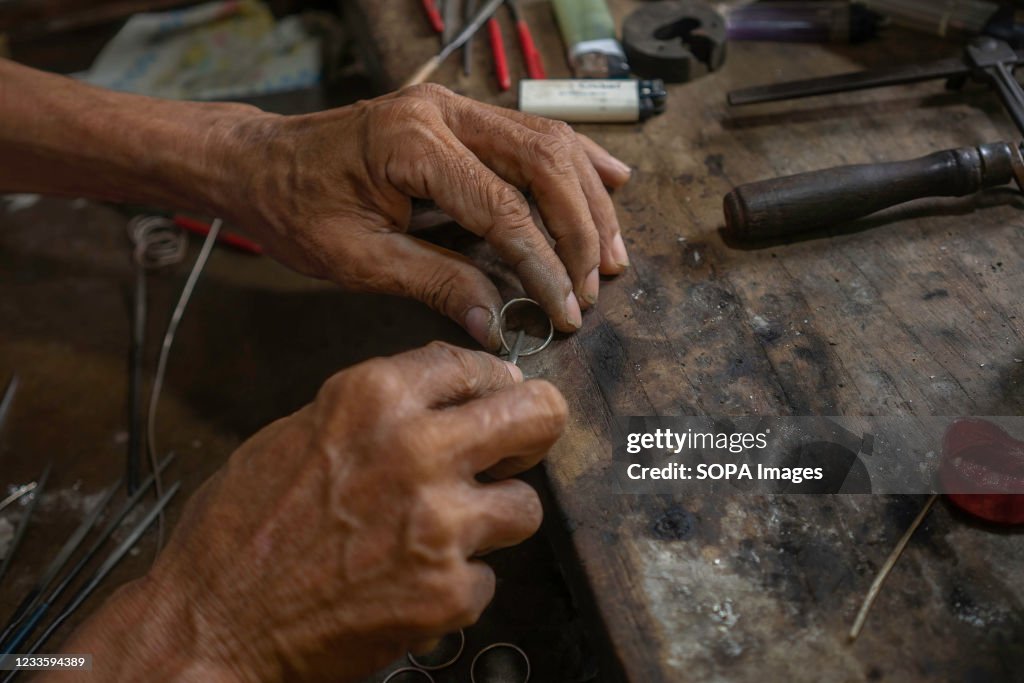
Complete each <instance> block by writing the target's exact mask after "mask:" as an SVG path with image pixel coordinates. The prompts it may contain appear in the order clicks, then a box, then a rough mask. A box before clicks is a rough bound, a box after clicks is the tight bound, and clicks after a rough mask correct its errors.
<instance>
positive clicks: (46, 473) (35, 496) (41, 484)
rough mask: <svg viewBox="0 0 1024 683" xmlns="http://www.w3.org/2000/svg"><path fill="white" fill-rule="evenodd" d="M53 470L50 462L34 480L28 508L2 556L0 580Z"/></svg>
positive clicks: (9, 565)
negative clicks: (4, 555)
mask: <svg viewBox="0 0 1024 683" xmlns="http://www.w3.org/2000/svg"><path fill="white" fill-rule="evenodd" d="M51 470H53V463H52V462H51V463H50V464H48V465H47V466H46V469H44V470H43V474H42V475H41V476H40V477H39V479H38V480H37V481H36V488H35V491H33V492H32V500H31V502H29V504H28V508H27V509H26V510H25V514H24V515H22V517H21V521H19V522H18V529H17V530H16V531H15V532H14V538H13V539H12V540H11V544H10V546H8V548H7V556H6V557H4V561H3V564H0V581H2V580H3V578H4V575H5V574H7V570H8V569H10V567H11V561H12V560H13V559H14V553H15V552H16V551H17V550H18V546H19V545H21V540H22V539H23V538H24V537H25V530H26V529H28V522H29V520H30V519H31V518H32V513H34V512H35V511H36V508H37V507H38V506H39V501H40V500H42V498H43V489H44V488H46V480H47V479H49V478H50V471H51Z"/></svg>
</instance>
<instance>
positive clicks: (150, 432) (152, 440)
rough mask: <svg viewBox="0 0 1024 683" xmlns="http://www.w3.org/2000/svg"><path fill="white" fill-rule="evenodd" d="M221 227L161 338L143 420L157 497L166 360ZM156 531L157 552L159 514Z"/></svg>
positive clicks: (209, 239) (217, 224)
mask: <svg viewBox="0 0 1024 683" xmlns="http://www.w3.org/2000/svg"><path fill="white" fill-rule="evenodd" d="M222 224H223V221H221V219H219V218H217V219H214V221H213V223H212V224H211V225H210V232H208V233H207V234H206V239H205V240H203V246H202V248H201V249H200V250H199V255H198V256H196V261H195V263H194V264H193V265H192V272H190V273H189V275H188V280H186V281H185V286H184V287H183V288H182V290H181V297H179V298H178V304H177V305H176V306H175V307H174V312H173V313H172V314H171V321H170V323H169V324H168V325H167V333H166V334H165V335H164V342H163V345H162V346H161V348H160V360H159V361H158V362H157V366H156V376H155V377H154V378H153V390H152V392H151V393H150V396H149V415H148V417H147V420H146V442H147V443H146V447H147V449H148V450H149V464H150V468H151V469H152V471H153V473H154V474H155V475H156V477H155V481H156V495H157V498H161V497H162V496H163V482H162V480H161V477H160V470H159V467H158V466H157V455H156V454H157V447H156V412H157V406H158V405H159V402H160V392H161V391H162V390H163V386H164V375H165V374H166V373H167V358H168V356H170V353H171V345H172V344H173V343H174V335H175V333H176V332H177V331H178V324H179V323H180V322H181V318H182V316H183V315H184V314H185V307H186V306H188V302H189V299H191V298H192V292H193V291H194V290H195V288H196V283H197V282H198V281H199V276H200V275H201V274H202V272H203V267H204V266H206V261H207V260H208V259H209V258H210V252H211V251H212V250H213V245H214V243H215V242H216V241H217V235H218V234H220V228H221V225H222ZM158 529H159V531H158V532H157V543H156V548H157V552H158V553H159V552H160V548H162V547H163V545H164V515H163V512H161V513H160V515H159V522H158Z"/></svg>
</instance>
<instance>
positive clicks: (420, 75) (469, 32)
mask: <svg viewBox="0 0 1024 683" xmlns="http://www.w3.org/2000/svg"><path fill="white" fill-rule="evenodd" d="M504 2H505V0H488V2H487V4H485V5H484V6H483V7H482V8H481V9H480V11H479V12H477V13H476V16H474V17H473V19H472V20H471V21H469V22H468V23H467V24H466V26H465V28H463V29H462V31H461V32H460V33H459V35H457V36H456V37H455V38H454V39H453V40H452V41H451V42H450V43H448V44H447V45H445V46H444V47H443V48H441V51H440V52H439V53H437V54H436V55H434V56H433V57H431V58H430V59H428V60H427V61H425V62H424V63H423V64H422V65H421V66H420V67H419V68H418V69H417V70H416V72H415V73H414V74H413V75H412V76H410V77H409V79H408V80H407V81H406V82H405V83H403V84H402V86H403V87H405V86H410V85H417V84H419V83H423V82H424V81H426V80H427V79H428V78H430V76H431V75H432V74H433V73H434V71H436V70H437V67H438V66H440V65H441V63H442V62H444V60H446V59H448V57H450V56H451V55H452V53H453V52H455V51H456V50H458V49H459V48H460V47H462V46H463V45H464V44H465V43H466V41H467V40H469V39H470V38H471V37H472V36H473V34H475V33H476V32H477V31H479V30H480V27H481V26H483V25H484V24H486V23H487V20H488V19H490V18H491V16H492V15H493V14H494V13H495V12H497V11H498V8H499V7H501V6H502V4H503V3H504Z"/></svg>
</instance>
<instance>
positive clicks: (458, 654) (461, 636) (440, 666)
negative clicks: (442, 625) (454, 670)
mask: <svg viewBox="0 0 1024 683" xmlns="http://www.w3.org/2000/svg"><path fill="white" fill-rule="evenodd" d="M449 635H451V634H449ZM442 640H443V639H442ZM465 648H466V632H465V631H463V630H462V629H461V628H460V629H459V651H458V652H456V653H455V656H453V657H452V658H451V659H449V660H448V661H447V662H444V663H443V664H434V665H427V664H421V663H420V662H419V661H417V660H416V658H415V657H413V656H412V653H411V652H406V653H405V656H406V658H407V659H408V660H409V663H410V664H412V665H413V666H416V667H419V668H420V669H423V670H424V671H440V670H441V669H447V668H448V667H449V666H451V665H452V664H454V663H455V662H457V661H459V657H461V656H462V651H463V650H464V649H465ZM385 683H387V682H386V681H385Z"/></svg>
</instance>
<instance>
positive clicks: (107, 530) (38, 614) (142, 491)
mask: <svg viewBox="0 0 1024 683" xmlns="http://www.w3.org/2000/svg"><path fill="white" fill-rule="evenodd" d="M172 460H174V453H169V454H168V455H167V457H166V458H164V459H163V461H162V462H161V463H160V466H159V472H161V473H162V472H163V471H164V470H165V469H167V466H168V465H170V464H171V461H172ZM154 479H155V475H154V474H152V473H151V474H150V475H149V476H148V477H146V478H145V479H144V480H143V481H142V484H141V485H140V486H139V488H138V489H137V490H136V491H135V493H134V494H132V496H131V497H130V498H129V499H128V500H126V501H125V502H124V504H123V505H122V506H121V509H120V510H118V511H117V512H116V513H115V514H114V516H113V517H111V519H110V520H109V521H108V522H107V525H106V526H105V527H104V528H103V530H102V531H100V532H99V535H98V536H96V538H95V540H94V541H93V543H92V545H91V546H90V547H89V549H88V550H86V551H85V553H84V554H83V555H82V556H81V557H79V558H78V561H77V562H76V563H75V566H74V567H72V568H71V570H70V571H68V573H67V574H65V575H64V578H62V579H61V580H60V583H58V584H57V586H56V587H55V588H54V589H53V590H52V591H51V592H50V595H49V596H48V597H47V598H46V600H44V601H43V602H41V603H39V605H38V606H36V608H35V611H34V612H33V613H32V614H30V615H29V616H27V617H26V618H25V619H24V620H23V624H22V626H21V629H20V630H19V631H18V633H16V634H15V635H14V637H13V639H12V640H11V641H10V642H9V643H8V644H7V645H6V649H7V650H8V651H12V652H13V651H15V650H17V648H18V647H19V646H20V645H21V644H22V643H23V642H24V641H25V640H26V639H28V637H29V636H30V635H32V631H34V630H35V628H36V626H38V625H39V622H40V621H42V619H43V617H44V616H46V613H47V612H48V611H49V610H50V607H51V606H53V605H54V604H55V603H56V602H57V600H59V599H60V597H61V596H62V595H63V594H64V591H65V590H67V588H68V586H70V585H71V583H72V582H73V581H74V580H75V579H76V578H78V575H79V574H80V573H82V570H83V569H85V567H86V566H87V565H88V564H89V563H90V562H91V561H92V559H93V558H94V557H96V555H97V553H99V551H100V549H101V548H102V547H103V546H104V545H105V544H106V542H107V540H109V539H110V537H111V536H113V535H114V532H115V531H117V529H118V527H120V526H121V523H122V522H123V521H124V518H125V517H127V516H128V513H129V512H131V511H132V510H134V509H135V507H136V506H137V505H138V504H139V501H140V500H142V498H143V497H144V496H145V495H146V494H147V493H148V492H149V490H150V488H152V486H153V481H154ZM5 637H6V636H3V637H0V643H2V642H3V640H4V638H5Z"/></svg>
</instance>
